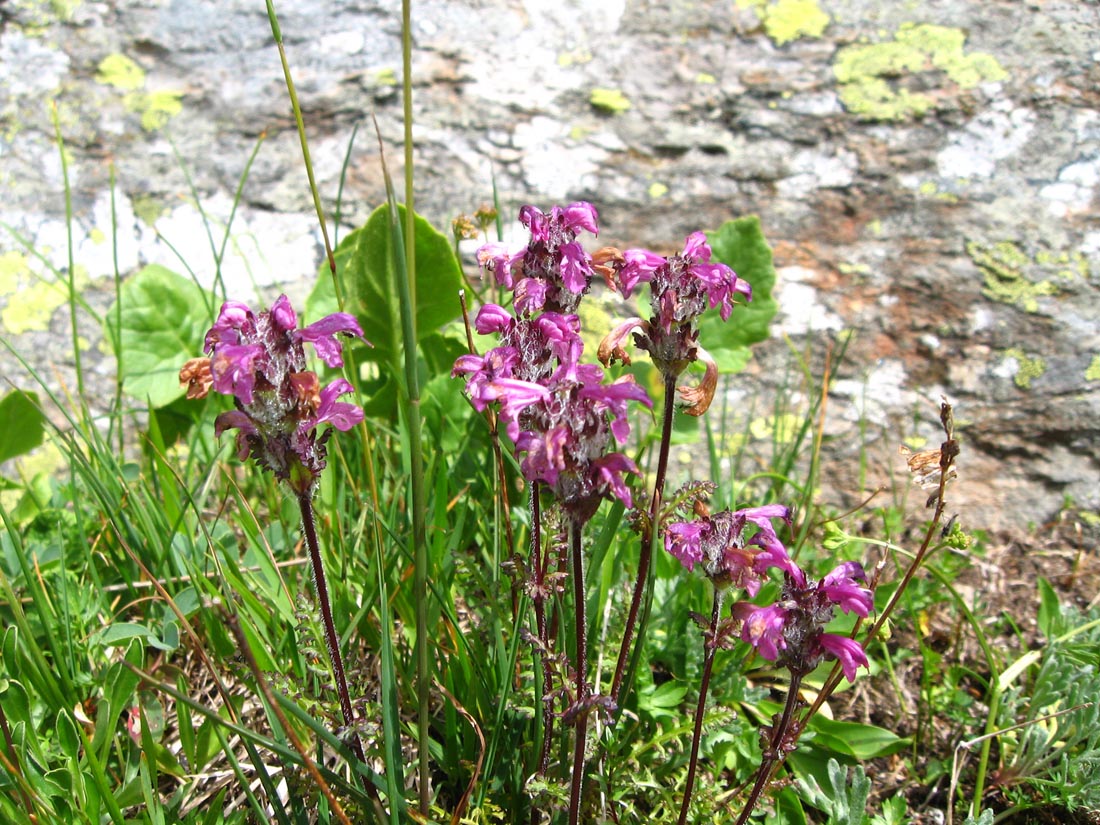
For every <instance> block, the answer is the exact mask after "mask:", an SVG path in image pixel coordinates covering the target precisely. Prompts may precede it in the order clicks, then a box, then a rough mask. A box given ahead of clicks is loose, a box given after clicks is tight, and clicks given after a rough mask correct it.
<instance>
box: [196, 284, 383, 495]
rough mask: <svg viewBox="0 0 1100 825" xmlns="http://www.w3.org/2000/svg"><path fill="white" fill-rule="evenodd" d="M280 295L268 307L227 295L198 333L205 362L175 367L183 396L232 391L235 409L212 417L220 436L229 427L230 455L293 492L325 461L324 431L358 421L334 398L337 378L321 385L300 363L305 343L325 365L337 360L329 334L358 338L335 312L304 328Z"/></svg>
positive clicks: (305, 488)
mask: <svg viewBox="0 0 1100 825" xmlns="http://www.w3.org/2000/svg"><path fill="white" fill-rule="evenodd" d="M297 325H298V315H297V313H295V311H294V308H293V307H292V306H291V305H290V301H289V300H287V297H286V296H285V295H280V296H279V297H278V299H276V301H275V303H274V304H272V306H271V309H269V310H264V311H263V312H260V313H253V311H252V310H251V309H249V307H248V306H247V305H245V304H242V303H241V302H239V301H227V302H226V303H225V304H223V305H222V308H221V311H220V312H219V313H218V318H217V321H216V322H215V323H214V325H213V326H212V327H211V328H210V330H209V332H207V334H206V341H205V351H206V352H207V353H208V354H209V356H210V357H209V359H208V364H209V366H208V368H205V367H204V366H203V364H202V360H201V359H191V360H190V361H188V362H187V364H185V365H184V368H183V369H182V370H181V371H180V382H181V383H183V384H184V385H186V386H187V387H188V397H189V398H202V397H204V396H205V395H206V394H207V392H208V391H209V389H210V388H213V389H214V390H215V391H216V392H219V393H223V394H225V395H231V396H233V401H234V404H235V405H236V409H235V410H232V411H231V412H225V413H222V414H221V415H220V416H218V418H217V420H216V421H215V424H214V431H215V433H216V434H217V435H219V436H220V435H221V434H222V433H223V432H224V431H225V430H227V429H236V430H237V454H238V455H239V456H240V457H241V459H242V460H243V459H245V458H247V457H248V456H250V455H251V456H252V458H253V459H255V461H256V463H258V464H259V465H260V466H261V467H264V468H266V469H269V470H271V471H272V472H273V473H275V476H276V478H278V479H280V480H282V481H286V482H287V483H288V484H289V485H290V486H291V487H292V488H293V489H294V491H295V492H296V493H299V494H306V493H310V492H311V491H312V489H313V487H314V485H315V484H316V483H317V480H318V479H319V478H320V475H321V471H322V470H323V469H324V468H325V462H326V458H327V449H326V446H325V444H326V442H327V440H328V438H329V435H330V433H331V430H326V431H325V432H323V433H318V431H317V428H318V427H319V426H320V425H321V424H330V425H331V426H332V427H334V428H336V429H338V430H349V429H351V428H352V427H353V426H355V425H356V424H357V423H359V422H360V421H362V420H363V411H362V410H361V409H360V408H359V407H357V406H355V405H354V404H349V403H347V402H342V401H337V400H336V399H337V398H338V397H339V396H341V395H344V394H346V393H348V392H351V389H352V387H351V385H350V384H349V383H348V382H347V381H345V380H343V379H339V380H337V381H334V382H333V383H332V384H329V386H328V387H326V388H325V389H323V390H321V389H320V380H319V379H318V378H317V375H316V373H314V372H311V371H309V370H307V369H306V355H305V348H304V344H305V342H309V343H311V344H313V347H314V349H315V350H316V352H317V355H318V356H319V357H320V358H321V360H323V361H324V362H325V363H326V364H328V365H329V366H330V367H338V366H341V365H342V364H343V359H342V357H341V352H342V346H341V344H340V342H339V340H337V338H336V336H337V335H340V334H350V335H355V336H357V337H360V338H362V336H363V331H362V329H360V327H359V323H358V322H357V321H356V320H355V318H353V317H352V316H351V315H348V314H346V313H342V312H337V313H334V314H332V315H329V316H326V317H325V318H322V319H321V320H319V321H317V322H316V323H313V324H310V325H309V326H308V327H305V328H304V329H297Z"/></svg>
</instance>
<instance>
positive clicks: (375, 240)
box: [306, 206, 462, 376]
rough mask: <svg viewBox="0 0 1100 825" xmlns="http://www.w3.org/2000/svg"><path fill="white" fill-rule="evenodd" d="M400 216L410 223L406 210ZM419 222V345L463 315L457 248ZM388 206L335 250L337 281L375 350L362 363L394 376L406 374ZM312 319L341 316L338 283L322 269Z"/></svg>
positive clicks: (364, 353)
mask: <svg viewBox="0 0 1100 825" xmlns="http://www.w3.org/2000/svg"><path fill="white" fill-rule="evenodd" d="M398 212H399V214H400V216H401V220H402V222H404V214H405V207H404V206H399V207H398ZM415 221H416V273H417V274H416V285H415V291H416V334H417V340H418V342H421V343H423V342H424V340H425V339H427V338H433V337H436V336H438V330H439V328H440V327H442V326H444V325H445V324H447V323H448V322H450V321H453V320H454V319H455V318H458V317H459V315H460V314H461V312H462V308H461V305H460V304H459V302H458V293H459V291H460V290H461V289H462V270H461V268H460V267H459V264H458V260H457V259H456V258H455V253H454V250H453V249H452V247H451V242H450V241H449V240H448V239H447V237H446V236H445V235H443V234H442V233H440V232H438V231H436V230H435V228H434V227H432V225H431V224H430V223H428V221H426V220H425V219H424V218H422V217H420V216H419V215H417V216H416V218H415ZM392 249H393V245H392V243H391V237H390V224H389V215H388V213H387V208H386V207H385V206H380V207H378V208H377V209H375V210H374V212H372V213H371V215H370V217H369V218H368V219H367V222H366V223H365V224H364V225H363V226H361V227H360V228H359V229H356V230H355V231H353V232H351V233H350V234H349V235H347V236H346V237H345V238H344V239H343V240H342V241H341V242H340V245H339V246H338V247H337V248H336V250H335V255H336V273H337V280H338V281H339V282H340V284H341V286H342V289H343V291H344V293H345V294H344V300H345V303H344V310H345V311H346V312H350V313H352V314H353V315H355V317H356V318H358V319H359V323H360V324H361V325H362V326H363V329H364V331H365V332H366V337H367V340H369V341H370V342H371V344H373V347H370V348H357V349H356V350H355V353H356V358H357V359H359V360H365V361H369V362H373V363H380V364H384V365H385V366H386V367H387V368H388V372H389V373H391V374H392V375H393V376H399V375H400V374H401V363H402V361H401V358H402V353H403V351H404V350H403V347H402V342H401V305H400V295H399V293H398V288H397V281H396V278H397V269H396V262H395V260H394V257H393V252H392ZM306 307H307V313H308V316H309V317H310V318H319V317H321V316H323V315H326V314H328V313H329V312H334V311H336V310H337V308H338V307H337V301H336V297H335V295H334V293H333V285H332V278H331V276H330V275H329V271H328V267H327V265H325V266H322V268H321V271H320V273H319V276H318V278H317V284H316V286H315V287H314V289H313V292H312V293H311V294H310V296H309V298H308V300H307V301H306Z"/></svg>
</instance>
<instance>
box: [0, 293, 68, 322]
mask: <svg viewBox="0 0 1100 825" xmlns="http://www.w3.org/2000/svg"><path fill="white" fill-rule="evenodd" d="M65 300H66V298H65V292H64V290H62V289H60V288H59V287H58V286H56V285H55V284H48V283H42V282H39V283H36V284H31V285H30V286H26V287H23V288H22V289H17V290H16V291H15V292H13V293H12V294H11V295H10V296H9V297H8V305H7V306H5V307H4V309H3V310H0V327H3V329H4V330H5V331H6V332H8V333H10V334H11V335H22V334H23V333H24V332H33V331H43V330H46V329H49V326H50V318H52V317H53V314H54V312H56V311H57V309H58V307H60V306H62V305H63V304H64V303H65Z"/></svg>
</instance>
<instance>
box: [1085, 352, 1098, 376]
mask: <svg viewBox="0 0 1100 825" xmlns="http://www.w3.org/2000/svg"><path fill="white" fill-rule="evenodd" d="M1085 380H1086V381H1100V355H1094V356H1092V363H1091V364H1089V366H1088V369H1086V370H1085Z"/></svg>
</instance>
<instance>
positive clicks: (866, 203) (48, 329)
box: [0, 0, 1100, 530]
mask: <svg viewBox="0 0 1100 825" xmlns="http://www.w3.org/2000/svg"><path fill="white" fill-rule="evenodd" d="M276 8H277V11H278V13H279V18H280V22H281V24H282V32H283V35H284V38H285V42H286V49H287V53H288V56H289V60H290V63H291V67H292V71H293V73H294V77H295V81H296V84H297V87H298V93H299V95H300V98H301V102H302V106H303V108H304V110H305V114H306V118H307V123H308V129H309V137H310V141H311V151H312V156H313V160H314V163H315V167H316V172H317V175H318V184H319V186H320V190H321V192H322V193H323V194H324V196H325V198H326V200H327V201H328V204H329V207H330V209H331V206H332V205H333V204H334V203H335V199H336V193H337V190H338V186H339V178H340V170H341V166H342V164H343V162H344V158H345V155H346V154H347V153H348V149H349V143H350V141H351V136H352V131H353V129H355V128H356V127H357V126H358V127H360V131H359V133H358V137H357V139H356V141H355V143H354V145H352V147H351V152H350V158H349V163H348V168H347V177H346V182H345V186H344V190H343V209H344V215H343V217H344V225H343V226H342V227H341V230H340V231H341V233H342V234H344V233H346V231H347V230H348V229H349V228H350V227H353V226H355V225H357V224H358V223H360V222H362V221H363V220H364V219H365V217H366V216H367V215H368V214H369V212H370V211H371V210H372V209H373V207H375V206H376V205H378V204H379V203H380V202H381V201H382V198H383V188H382V177H381V168H380V164H379V159H378V151H377V146H376V143H375V140H374V136H373V130H372V127H371V124H370V115H371V114H372V113H374V114H375V115H377V117H378V121H379V124H380V127H381V131H382V134H383V137H384V140H385V143H386V149H387V157H388V161H389V163H390V166H391V169H392V170H393V171H394V174H395V176H397V175H399V174H400V163H401V146H400V139H401V130H402V126H401V119H400V95H399V85H398V84H399V80H400V74H401V60H400V41H399V36H400V3H399V2H398V1H397V0H324V1H323V2H317V1H316V0H280V2H278V3H277V4H276ZM413 14H414V29H415V47H414V48H415V54H414V63H413V76H414V82H415V93H414V99H415V108H416V120H415V124H416V126H415V143H416V164H417V165H416V179H417V182H418V191H417V198H418V203H417V207H418V209H419V210H420V211H421V212H423V213H424V214H425V215H426V216H427V217H428V218H429V219H431V220H432V221H433V223H435V224H436V226H438V227H440V228H441V229H444V230H445V229H446V228H447V227H448V226H449V222H450V219H451V218H452V217H453V216H454V215H456V214H457V213H459V212H471V211H472V210H473V209H474V208H475V207H476V206H477V205H478V204H480V203H481V202H484V201H486V200H490V199H491V192H492V189H491V187H492V183H493V180H494V178H495V182H496V186H497V189H498V190H499V192H500V196H501V199H502V202H503V203H504V205H505V207H506V209H507V210H508V215H509V217H510V216H512V215H514V214H515V210H516V209H517V208H518V206H519V205H520V204H522V203H525V202H532V203H535V204H538V205H540V206H542V207H544V208H546V207H549V206H550V205H552V204H554V203H564V202H568V201H570V200H575V199H585V200H589V201H591V202H593V203H594V204H595V205H596V206H597V208H598V209H599V211H600V215H601V227H602V230H603V231H602V235H601V240H602V241H605V242H607V243H616V244H619V245H626V246H648V247H651V248H654V249H657V250H660V251H665V252H668V251H672V250H674V249H676V248H678V246H679V244H681V243H682V240H683V236H684V235H685V234H687V233H688V232H689V231H692V230H694V229H696V228H700V227H704V228H714V227H717V226H718V225H719V224H721V223H722V222H723V221H725V220H727V219H729V218H733V217H738V216H741V215H744V214H749V213H756V214H758V215H760V217H761V220H762V223H763V228H764V231H765V234H766V235H767V237H768V238H769V240H770V241H771V242H772V243H773V244H774V245H775V251H776V266H777V268H778V271H779V283H778V289H777V297H778V299H779V302H780V316H779V317H778V318H777V323H776V325H775V332H776V338H775V339H774V340H773V341H771V342H769V344H767V345H765V346H763V347H762V348H761V349H760V351H759V352H758V354H757V358H756V360H755V361H754V362H753V365H752V366H751V367H750V369H749V370H748V371H747V372H746V373H745V374H744V375H743V376H740V377H739V378H738V379H737V380H736V381H735V383H734V388H733V389H732V390H731V393H732V400H733V401H734V404H735V407H740V408H743V409H744V410H745V411H746V413H745V414H746V415H748V416H756V417H755V418H753V419H752V427H751V430H750V431H751V432H753V433H755V434H758V435H759V436H761V437H762V438H767V437H768V433H769V432H774V430H775V427H777V426H782V421H777V420H776V419H775V418H774V417H772V416H770V415H769V414H768V410H769V409H770V407H769V406H768V403H767V402H766V401H761V400H759V399H761V398H766V391H767V389H768V388H769V387H770V386H772V385H774V383H775V380H776V379H775V376H777V375H782V374H783V373H784V371H785V370H784V365H785V364H787V363H788V360H789V352H790V349H789V347H788V345H787V343H786V342H785V341H784V340H783V337H782V336H784V335H785V336H790V338H791V340H792V341H793V344H794V347H795V348H796V349H798V350H800V351H804V350H805V349H806V348H807V346H809V347H810V348H811V350H812V352H813V353H814V355H813V356H812V357H813V360H815V363H818V364H820V363H821V361H822V359H823V356H824V353H825V352H826V351H827V350H828V348H829V346H830V344H831V343H832V342H835V341H837V340H839V339H840V338H841V336H845V335H847V334H848V333H849V332H854V333H855V334H854V337H853V338H852V340H851V343H850V345H849V347H848V351H847V358H846V360H845V361H844V363H843V365H842V366H841V369H840V371H839V374H838V375H836V376H834V379H835V383H834V384H833V393H832V396H831V398H830V402H829V409H828V412H829V418H828V425H827V431H828V433H829V435H830V438H829V442H828V452H827V456H826V463H825V470H824V475H823V485H824V489H823V493H824V494H826V495H827V496H830V497H832V498H834V499H835V500H837V501H845V500H849V501H858V500H859V499H860V498H861V497H862V491H861V490H860V489H859V488H860V487H861V486H863V487H866V488H868V489H872V488H874V487H876V486H878V485H880V484H884V483H888V482H889V479H890V478H891V476H892V475H894V476H897V475H899V473H903V471H904V467H905V464H904V461H903V460H902V459H901V458H900V457H899V456H898V453H897V447H898V445H899V444H900V443H901V442H902V441H905V440H908V441H909V443H911V444H912V445H913V446H919V442H920V440H921V439H927V440H928V444H929V446H936V445H938V443H939V433H938V424H937V416H938V405H939V400H940V396H941V394H943V395H946V396H947V397H948V398H949V399H950V400H951V401H952V402H953V403H954V404H955V405H956V415H957V419H958V423H959V425H960V435H961V438H962V440H963V444H964V450H965V452H964V454H963V457H962V459H961V464H960V467H961V469H960V475H961V479H960V482H961V483H960V484H959V485H958V487H957V490H956V492H955V493H954V495H953V497H952V499H951V503H952V505H953V506H954V508H956V509H958V510H960V511H961V512H962V513H963V521H964V523H965V524H966V525H967V526H968V527H976V528H986V529H990V530H1002V529H1003V530H1018V529H1022V528H1025V527H1027V526H1028V525H1037V524H1042V523H1043V522H1045V521H1046V520H1048V519H1051V518H1052V517H1054V516H1055V515H1056V514H1057V513H1058V512H1059V511H1060V510H1061V509H1062V508H1063V507H1064V506H1065V505H1066V504H1067V502H1072V503H1074V504H1075V505H1076V506H1077V508H1078V510H1077V511H1076V512H1078V513H1079V514H1081V515H1082V516H1083V517H1084V518H1085V519H1086V521H1088V520H1089V519H1091V520H1093V521H1095V520H1097V516H1096V512H1097V511H1098V510H1100V300H1098V298H1100V217H1098V213H1097V199H1098V192H1100V189H1098V185H1100V5H1098V4H1097V2H1095V0H1033V1H1032V2H1024V1H1023V0H981V2H978V0H969V1H968V0H930V1H927V2H910V0H886V1H885V2H878V0H867V1H866V2H864V1H862V0H735V1H734V0H726V2H707V0H699V2H689V0H666V1H665V2H656V0H552V1H550V0H525V1H524V0H450V1H449V2H446V1H444V0H424V2H415V3H414V4H413ZM55 107H56V108H55ZM55 112H56V123H57V126H58V128H59V129H60V131H61V134H62V135H63V137H64V140H65V144H66V147H67V161H68V174H69V177H70V180H71V183H72V186H73V210H74V214H75V225H74V239H73V240H74V243H75V246H76V261H77V274H78V276H79V277H80V278H81V279H82V282H85V283H88V284H90V287H89V290H88V293H87V294H88V300H89V303H90V304H91V305H92V306H93V307H98V308H102V307H104V306H106V305H107V303H109V300H110V285H109V279H108V280H107V281H104V280H103V279H104V277H105V276H109V275H111V274H112V273H113V272H114V262H113V261H114V257H115V255H116V254H117V259H118V265H119V268H120V269H121V271H122V272H123V273H129V272H133V271H135V270H137V269H138V268H139V267H141V266H143V265H145V264H147V263H151V262H159V263H162V264H164V265H166V266H168V267H170V268H172V269H174V270H176V271H178V272H181V273H185V272H186V271H187V269H188V268H190V269H191V270H193V271H194V273H195V274H196V275H197V276H198V277H199V279H200V280H203V281H206V282H209V281H210V280H211V278H212V274H213V268H214V267H213V252H212V247H216V246H217V245H219V244H220V235H218V234H215V238H214V242H213V243H212V242H211V240H210V238H209V237H208V235H207V231H206V229H205V227H204V222H203V220H204V216H205V217H206V218H207V219H209V220H210V221H211V222H212V223H213V224H214V226H215V229H216V231H218V232H220V229H219V227H224V224H225V221H226V220H227V219H228V218H229V215H230V210H231V207H232V203H233V197H234V193H235V191H236V189H237V187H238V184H239V182H240V180H241V178H242V175H243V174H244V172H245V169H246V166H247V164H248V161H249V157H250V155H251V153H252V152H253V150H255V149H256V147H257V145H259V149H258V153H257V154H256V157H255V161H254V163H253V164H252V166H251V169H250V171H249V174H248V177H247V181H246V182H245V184H244V187H243V191H242V202H241V204H240V207H239V209H238V210H237V212H236V215H235V218H234V221H233V224H232V234H231V240H230V246H229V252H228V254H227V257H226V260H225V261H224V263H223V274H224V276H225V278H226V279H227V281H229V283H230V289H231V291H235V292H236V293H237V294H238V295H240V296H241V297H247V296H249V295H251V294H253V293H254V291H255V289H256V288H257V287H259V288H264V289H265V290H266V292H268V293H270V292H271V289H272V288H282V289H287V290H289V291H290V292H291V294H292V295H296V296H299V297H300V296H301V295H303V294H304V293H305V291H306V290H307V288H308V284H309V280H310V279H311V278H312V277H313V275H314V273H315V272H316V268H317V265H318V263H319V262H320V260H321V247H320V236H319V232H318V231H317V229H316V219H315V217H314V215H313V213H312V204H311V201H310V196H309V192H308V188H307V184H306V178H305V174H304V171H303V167H302V163H301V159H300V157H301V156H300V148H299V145H298V138H297V135H296V133H295V131H294V126H293V121H292V118H291V116H290V112H289V104H288V99H287V96H286V91H285V87H284V82H283V77H282V70H281V67H280V62H279V57H278V54H277V51H276V48H275V46H274V43H273V40H272V35H271V29H270V27H269V24H268V20H267V16H266V12H265V8H264V4H263V2H262V0H247V2H246V0H218V2H213V0H118V1H117V2H88V1H87V0H85V1H84V2H82V1H81V0H0V192H2V196H0V223H2V225H3V226H2V227H0V325H2V326H0V335H2V336H3V337H4V338H7V339H8V340H10V341H12V342H13V344H14V345H15V347H16V348H17V349H18V350H19V351H20V352H21V353H24V354H27V355H30V356H31V358H32V361H34V363H36V364H37V365H38V366H39V367H40V368H41V369H43V370H44V374H45V375H47V376H50V377H52V378H56V380H58V381H59V382H66V381H69V383H70V386H71V379H70V378H67V377H66V376H67V375H68V374H67V373H66V371H65V368H66V366H69V367H71V363H72V353H71V340H70V339H69V337H68V315H67V311H66V310H65V309H63V308H62V306H63V303H64V300H65V296H64V292H63V291H62V290H60V289H58V288H57V287H56V286H55V285H54V284H53V283H52V282H53V281H55V280H56V276H57V275H58V273H62V272H65V271H66V270H67V266H68V263H67V252H66V248H67V242H66V228H65V221H64V209H65V204H64V197H63V185H62V166H61V162H60V157H59V153H58V151H57V147H56V143H55V141H54V129H55V126H54V117H55V115H54V113H55ZM112 173H113V175H114V195H115V212H116V214H117V249H116V247H115V245H113V244H112V242H111V241H112V234H113V233H112V220H111V191H112V190H111V180H112ZM276 285H277V286H276ZM86 334H87V337H88V339H89V351H88V357H89V358H90V359H92V360H94V357H95V352H96V349H95V345H94V341H95V339H96V338H97V337H98V336H99V333H98V331H97V330H96V329H95V327H94V325H92V324H89V325H88V327H87V330H86ZM181 357H182V354H181ZM0 364H2V372H3V377H4V379H5V380H10V381H13V382H15V383H17V384H22V385H26V384H27V381H26V378H25V376H23V375H21V368H20V367H19V366H18V364H16V363H15V360H14V359H13V358H12V357H11V355H10V354H9V353H7V352H2V351H0ZM98 368H99V369H100V370H102V373H103V375H104V376H109V375H111V374H112V370H111V364H110V362H109V360H108V359H101V363H100V365H99V367H98ZM104 383H105V384H106V383H110V382H107V380H106V378H105V379H104ZM105 395H109V390H106V391H105ZM753 399H756V403H755V405H754V404H753ZM860 461H862V462H863V464H862V466H863V468H864V469H863V476H862V477H861V476H860V474H859V470H858V468H859V467H860ZM922 497H923V496H917V498H922Z"/></svg>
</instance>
